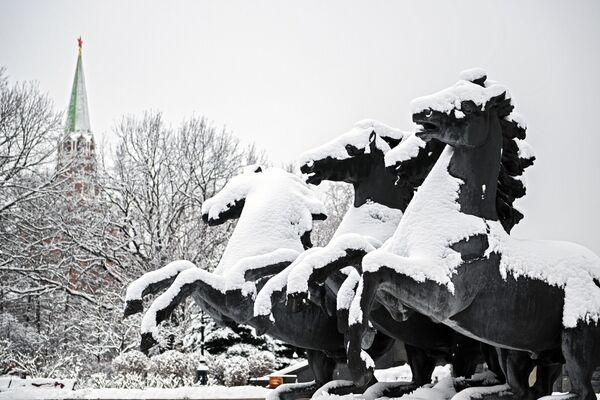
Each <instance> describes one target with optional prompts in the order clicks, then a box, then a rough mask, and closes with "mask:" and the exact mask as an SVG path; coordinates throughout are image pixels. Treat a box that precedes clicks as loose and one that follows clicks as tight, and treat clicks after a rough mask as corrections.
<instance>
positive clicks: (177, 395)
mask: <svg viewBox="0 0 600 400" xmlns="http://www.w3.org/2000/svg"><path fill="white" fill-rule="evenodd" d="M269 392H270V390H269V389H265V388H261V387H258V386H235V387H225V386H200V387H183V388H176V389H156V388H150V389H80V390H64V389H39V388H18V389H14V390H9V391H6V392H0V400H63V399H64V400H66V399H78V400H79V399H81V400H84V399H90V400H91V399H93V400H129V399H132V400H133V399H144V400H146V399H147V400H154V399H160V400H166V399H169V400H171V399H189V400H196V399H197V400H200V399H203V400H205V399H240V400H241V399H244V400H246V399H248V400H250V399H260V400H262V399H264V398H265V396H266V395H267V394H268V393H269Z"/></svg>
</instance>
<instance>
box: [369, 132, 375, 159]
mask: <svg viewBox="0 0 600 400" xmlns="http://www.w3.org/2000/svg"><path fill="white" fill-rule="evenodd" d="M369 150H371V154H373V153H375V152H376V151H377V134H376V133H375V131H373V132H371V135H370V136H369Z"/></svg>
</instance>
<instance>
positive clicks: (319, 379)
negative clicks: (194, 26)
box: [125, 167, 393, 399]
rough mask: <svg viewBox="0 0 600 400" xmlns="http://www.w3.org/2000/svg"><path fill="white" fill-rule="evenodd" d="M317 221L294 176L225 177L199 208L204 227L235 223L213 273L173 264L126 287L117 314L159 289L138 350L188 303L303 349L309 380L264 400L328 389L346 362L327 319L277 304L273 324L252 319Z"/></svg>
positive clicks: (382, 347) (313, 203)
mask: <svg viewBox="0 0 600 400" xmlns="http://www.w3.org/2000/svg"><path fill="white" fill-rule="evenodd" d="M324 218H325V215H324V206H323V204H322V203H321V201H320V200H319V199H318V197H317V194H316V193H315V192H314V191H313V190H311V189H309V188H308V187H307V186H306V184H305V183H304V182H302V180H301V179H300V178H299V177H298V176H295V175H293V174H290V173H288V172H285V171H282V170H279V169H275V168H269V169H266V170H263V169H262V168H260V167H259V168H254V169H252V170H250V171H247V172H245V173H243V174H241V175H238V176H236V177H234V178H232V179H231V180H230V181H229V182H228V183H227V184H226V185H225V186H224V187H223V189H221V191H219V193H217V194H216V195H215V196H214V197H212V198H211V199H208V200H207V201H205V203H204V204H203V220H204V221H206V222H207V223H208V224H209V225H218V224H222V223H224V222H226V221H227V220H230V219H238V222H237V225H236V227H235V229H234V231H233V233H232V235H231V237H230V240H229V242H228V243H227V247H226V249H225V251H224V253H223V255H222V257H221V260H220V262H219V264H218V265H217V267H216V268H215V270H214V271H213V272H208V271H206V270H202V269H199V268H197V267H196V266H195V265H194V264H193V263H191V262H189V261H185V260H180V261H174V262H172V263H170V264H168V265H167V266H165V267H163V268H161V269H159V270H156V271H152V272H149V273H147V274H145V275H144V276H142V277H141V278H139V279H138V280H136V281H134V282H133V283H132V284H131V285H130V286H129V288H128V290H127V295H126V309H125V315H131V314H133V313H136V312H140V311H142V308H143V307H142V299H143V297H144V296H146V295H148V294H151V293H156V292H158V291H160V290H162V289H165V288H167V290H166V291H165V292H164V293H163V294H161V295H160V296H158V297H157V298H156V299H155V300H154V302H153V303H152V304H151V306H150V307H149V309H148V310H147V311H146V313H145V315H144V317H143V319H142V327H141V330H142V341H141V348H142V350H143V351H144V352H147V351H148V350H149V349H150V348H151V347H152V346H154V345H155V344H156V343H157V334H158V326H159V324H160V323H161V322H162V321H164V320H165V319H166V318H167V317H168V316H169V315H170V314H171V313H172V312H173V310H174V309H175V307H177V306H178V305H179V304H181V303H182V302H183V301H185V299H186V298H187V297H190V296H191V297H192V298H193V300H194V302H195V303H197V305H198V306H199V307H200V308H202V309H203V310H204V311H205V312H207V313H208V314H209V315H210V316H211V317H212V318H214V319H215V320H216V321H217V322H220V323H222V324H225V325H237V324H246V325H249V326H251V327H253V328H255V329H256V330H257V331H260V330H263V331H264V332H266V333H267V334H269V335H270V336H272V337H274V338H276V339H280V340H282V341H284V342H286V343H289V344H291V345H293V346H296V347H300V348H303V349H306V353H307V358H308V362H309V366H310V367H311V369H312V371H313V375H314V376H315V381H314V382H311V383H308V384H301V385H297V386H295V387H293V388H291V390H287V391H283V390H280V391H279V392H278V393H272V395H271V396H270V398H281V399H288V398H289V399H293V398H297V397H299V396H300V397H304V396H307V395H310V394H312V393H313V392H314V391H315V390H316V389H317V388H319V387H321V386H322V385H324V384H325V383H327V382H329V381H330V380H331V379H332V374H333V370H334V368H335V364H336V362H338V361H345V359H346V351H345V348H344V338H343V335H341V334H340V333H338V332H337V321H336V318H335V315H331V314H330V313H328V312H327V311H326V310H325V309H324V308H323V307H321V306H320V305H316V304H312V303H311V304H307V305H306V306H305V307H304V309H303V312H302V313H289V312H288V311H287V309H286V306H285V304H283V303H278V304H276V306H275V307H274V308H273V315H274V316H275V317H276V320H277V323H275V324H272V325H270V326H269V327H268V328H267V329H264V327H263V326H262V325H261V324H260V320H259V319H255V318H253V317H254V314H253V310H254V305H255V297H256V294H257V292H259V291H260V290H261V288H262V287H263V286H264V285H265V283H266V282H267V279H268V278H270V277H273V276H276V275H277V274H278V273H280V272H281V271H282V270H284V269H285V268H286V267H287V266H288V265H289V264H290V263H291V262H292V261H293V260H295V259H296V258H298V256H302V254H304V250H306V249H309V248H310V247H311V246H312V244H311V241H310V232H311V230H312V221H313V220H322V219H324ZM334 302H335V300H334ZM299 327H302V329H299ZM264 332H263V333H264ZM380 336H382V335H380ZM376 342H377V343H376V345H375V346H373V349H372V351H371V352H370V353H371V354H372V356H373V357H378V356H380V355H381V354H383V353H384V352H385V351H386V350H387V349H388V348H389V346H390V345H391V344H392V343H393V340H392V339H390V338H385V337H382V338H381V339H378V340H377V341H376ZM377 346H379V347H377ZM282 389H285V388H282ZM288 389H289V388H288Z"/></svg>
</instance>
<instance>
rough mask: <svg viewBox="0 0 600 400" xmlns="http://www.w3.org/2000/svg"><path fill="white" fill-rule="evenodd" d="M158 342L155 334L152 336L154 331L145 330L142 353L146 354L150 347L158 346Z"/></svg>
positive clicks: (141, 344) (141, 347) (141, 345)
mask: <svg viewBox="0 0 600 400" xmlns="http://www.w3.org/2000/svg"><path fill="white" fill-rule="evenodd" d="M157 344H158V342H157V341H156V339H154V336H152V333H150V332H144V333H142V341H141V343H140V350H141V351H142V353H144V354H146V355H147V354H148V351H150V349H151V348H152V347H154V346H156V345H157Z"/></svg>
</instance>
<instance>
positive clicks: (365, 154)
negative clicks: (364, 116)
mask: <svg viewBox="0 0 600 400" xmlns="http://www.w3.org/2000/svg"><path fill="white" fill-rule="evenodd" d="M403 136H404V133H403V132H402V131H400V130H398V129H394V128H391V127H389V126H387V125H385V124H382V123H381V122H378V121H374V120H363V121H359V122H357V123H356V124H354V127H353V128H352V129H351V130H350V131H348V132H346V133H345V134H343V135H340V136H339V137H337V138H336V139H334V140H332V141H330V142H328V143H326V144H324V145H322V146H319V147H317V148H315V149H312V150H310V151H307V152H305V153H304V154H302V155H301V157H300V162H301V167H300V170H301V171H302V173H304V174H307V175H308V177H307V179H306V181H307V182H308V183H311V184H314V185H318V184H319V183H321V182H322V181H324V180H330V181H337V182H346V183H351V184H356V183H358V182H360V181H361V180H363V179H366V177H367V176H368V175H369V174H370V172H371V171H372V167H373V165H376V164H377V163H378V162H379V161H380V164H381V165H383V155H384V153H386V152H387V151H389V150H390V149H391V148H393V147H395V146H396V145H397V144H398V143H400V141H401V140H402V137H403Z"/></svg>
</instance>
